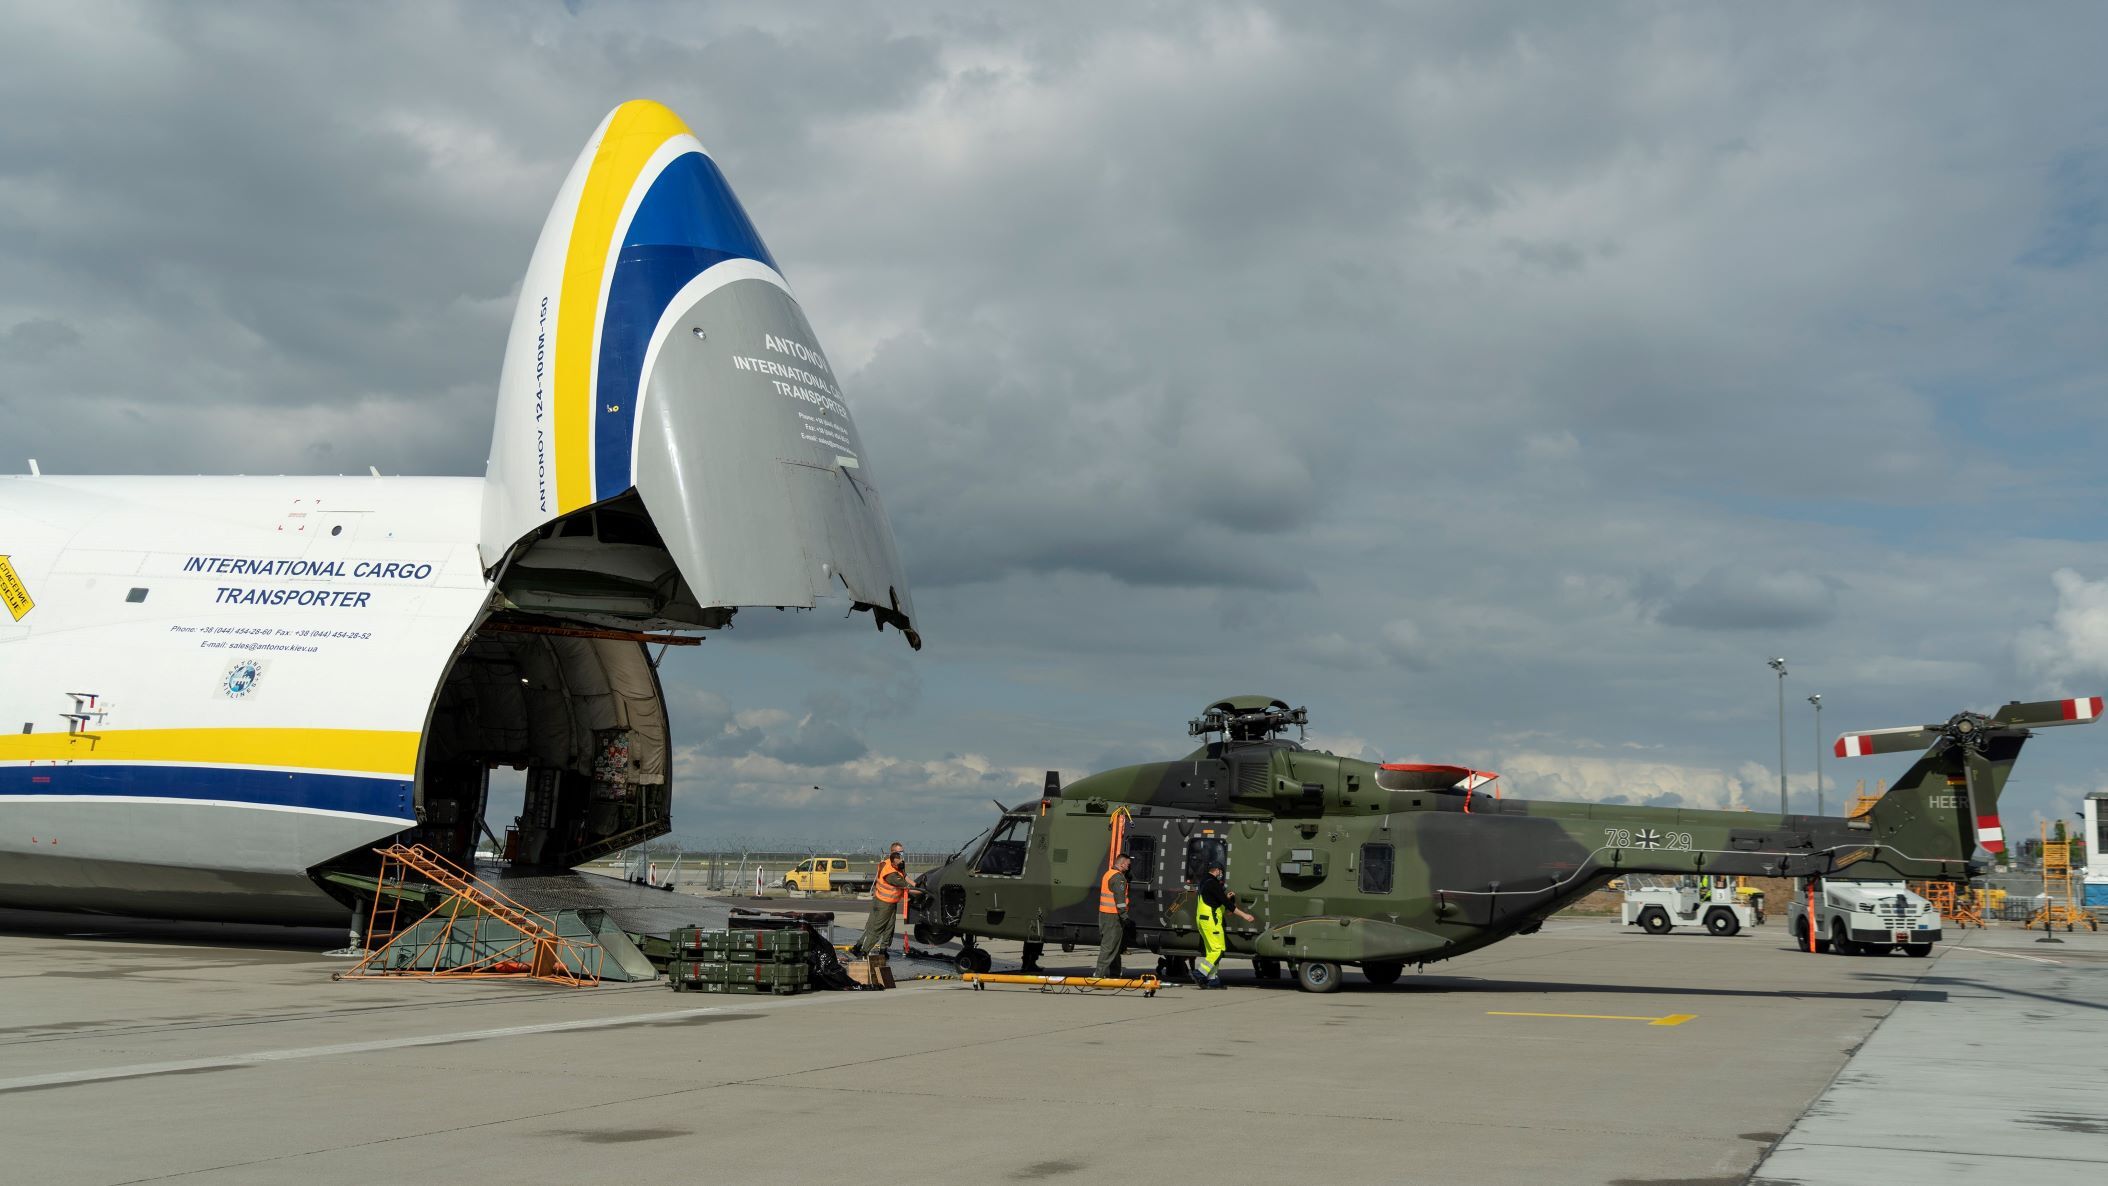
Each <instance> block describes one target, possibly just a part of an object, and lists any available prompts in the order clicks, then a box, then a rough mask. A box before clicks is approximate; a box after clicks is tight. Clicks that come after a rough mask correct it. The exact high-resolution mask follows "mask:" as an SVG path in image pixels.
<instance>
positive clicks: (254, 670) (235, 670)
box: [220, 659, 263, 700]
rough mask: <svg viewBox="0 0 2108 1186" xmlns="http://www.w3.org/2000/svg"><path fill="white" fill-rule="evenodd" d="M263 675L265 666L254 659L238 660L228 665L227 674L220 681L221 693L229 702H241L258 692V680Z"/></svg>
mask: <svg viewBox="0 0 2108 1186" xmlns="http://www.w3.org/2000/svg"><path fill="white" fill-rule="evenodd" d="M262 674H263V665H262V664H261V663H258V662H257V661H256V660H254V659H236V660H235V661H234V662H233V663H230V664H228V666H227V674H226V675H225V676H223V677H221V679H220V691H221V692H222V693H223V694H224V695H225V696H226V697H227V698H228V699H229V700H240V699H241V698H242V697H244V696H247V695H248V694H249V693H251V692H253V691H255V690H256V679H257V677H258V676H260V675H262Z"/></svg>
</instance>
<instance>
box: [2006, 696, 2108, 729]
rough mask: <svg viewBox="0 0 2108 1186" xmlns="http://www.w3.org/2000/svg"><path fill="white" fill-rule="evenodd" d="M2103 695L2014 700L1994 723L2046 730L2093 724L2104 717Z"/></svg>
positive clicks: (2014, 727)
mask: <svg viewBox="0 0 2108 1186" xmlns="http://www.w3.org/2000/svg"><path fill="white" fill-rule="evenodd" d="M2101 701H2102V698H2101V697H2099V696H2078V697H2074V698H2072V699H2069V700H2036V701H2032V702H2030V703H2027V704H2022V703H2021V702H2020V701H2018V700H2015V701H2014V702H2013V703H2011V704H2008V705H2006V706H2005V707H2004V708H2001V709H1999V710H1998V714H1997V715H1996V716H1993V717H1992V718H1991V723H1992V724H1994V725H1998V726H2002V727H2004V728H2009V729H2047V728H2049V727H2051V726H2053V725H2090V724H2092V723H2093V722H2095V721H2097V720H2100V719H2101V708H2102V702H2101Z"/></svg>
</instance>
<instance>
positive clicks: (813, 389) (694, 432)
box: [482, 100, 921, 647]
mask: <svg viewBox="0 0 2108 1186" xmlns="http://www.w3.org/2000/svg"><path fill="white" fill-rule="evenodd" d="M632 500H634V502H636V503H641V510H642V512H643V514H645V515H646V516H648V517H649V519H650V521H651V525H652V527H653V528H654V529H655V530H656V534H657V536H658V540H659V541H660V542H661V546H663V548H664V550H665V552H666V553H667V555H669V556H670V557H671V560H672V562H673V564H674V565H675V566H676V567H677V569H678V572H679V577H680V580H681V582H682V583H683V584H684V585H685V588H684V589H683V590H681V591H680V593H681V596H679V598H678V599H679V600H680V601H681V602H682V603H683V604H692V605H693V606H695V607H701V608H702V609H705V610H713V609H727V610H728V609H733V608H737V607H740V606H761V605H771V606H793V605H794V606H811V605H812V604H814V602H815V600H816V599H818V598H821V597H846V598H848V599H849V600H850V602H851V603H852V604H853V605H855V606H856V607H857V608H860V609H868V610H870V611H871V612H872V613H873V615H874V616H875V617H876V618H877V620H878V622H879V624H880V625H881V626H883V625H885V624H888V623H890V624H892V625H893V626H895V627H897V628H899V629H900V630H901V631H902V632H903V633H904V634H906V635H907V637H908V640H909V642H910V643H911V644H914V645H916V646H917V647H919V646H920V642H921V640H920V638H919V636H917V635H916V633H915V632H914V630H913V628H912V625H911V621H912V617H913V608H912V603H911V601H910V599H909V595H908V588H907V582H906V580H905V579H904V577H903V575H902V573H901V569H900V559H899V555H898V553H897V552H896V550H895V548H894V544H893V534H892V529H891V527H890V526H889V525H888V523H887V520H886V514H885V510H884V507H883V504H882V503H881V502H880V500H879V496H878V489H877V486H876V484H875V481H874V477H873V474H872V466H871V461H870V458H869V457H868V455H867V454H866V452H865V449H864V445H863V441H862V439H861V437H860V436H859V435H858V433H857V429H856V422H855V420H854V419H853V418H852V417H851V415H850V412H849V406H848V401H847V399H846V398H845V397H844V396H843V394H842V391H841V388H840V386H839V385H838V383H837V381H836V377H835V373H834V368H833V367H832V365H831V364H830V363H829V362H828V359H827V355H826V352H825V351H824V350H823V349H822V348H821V346H820V343H819V339H818V336H817V335H815V334H814V333H813V331H812V327H811V325H809V324H808V323H807V322H806V320H805V314H804V312H803V310H802V309H800V307H799V305H798V302H797V298H796V297H795V296H794V295H793V294H792V293H791V289H790V285H789V283H788V282H787V281H785V279H784V278H783V275H782V273H781V272H780V271H779V270H778V269H777V267H776V261H775V258H774V257H773V256H771V255H770V253H769V250H768V247H767V246H766V245H765V244H763V242H762V240H761V235H760V233H759V232H758V231H757V230H755V228H754V224H753V222H752V221H751V220H750V219H749V218H748V217H747V214H746V211H745V210H744V209H743V208H742V207H741V206H740V203H739V199H738V198H737V197H735V196H734V195H733V193H732V188H731V186H730V185H729V184H728V183H727V182H726V181H725V176H724V174H723V173H722V172H721V171H720V170H719V169H718V167H717V164H716V162H715V161H713V160H712V159H711V157H710V155H709V153H708V152H707V150H705V149H704V148H703V146H702V144H701V143H700V142H698V141H697V140H696V138H695V137H694V136H693V135H692V134H691V133H690V132H689V131H688V128H687V127H686V125H684V124H683V123H682V122H681V120H680V118H679V117H678V116H676V115H674V113H673V112H671V111H669V110H667V109H666V108H665V107H663V106H660V105H659V104H657V103H652V102H646V101H641V100H640V101H634V102H629V103H624V104H623V105H622V106H620V107H618V108H616V109H615V110H614V111H613V112H612V113H611V114H610V115H609V116H608V117H607V119H606V120H604V121H603V122H602V123H601V125H600V127H599V129H598V130H597V131H595V132H594V134H593V138H592V139H591V141H589V142H588V143H587V144H586V147H585V151H584V152H582V153H580V154H579V157H578V161H577V163H576V164H575V165H573V166H572V168H571V172H570V175H569V176H568V177H567V178H565V180H564V184H563V188H562V189H561V190H560V191H559V192H558V194H557V199H556V204H555V206H554V208H553V209H551V211H550V213H549V219H548V222H547V223H546V224H545V225H544V226H543V228H542V235H541V240H540V242H539V243H537V244H536V246H535V250H534V257H533V260H532V262H531V263H530V264H529V265H528V269H527V277H526V280H525V281H524V282H523V284H522V286H521V290H520V300H519V305H518V308H517V310H516V311H515V313H514V317H513V325H512V334H511V338H510V340H509V341H508V343H507V346H506V354H505V366H504V372H503V376H502V378H501V381H500V384H499V402H498V420H497V425H496V429H495V431H494V433H493V436H492V442H491V456H490V468H489V474H488V481H487V484H486V489H485V494H484V507H483V538H482V547H483V561H484V564H485V566H486V567H487V568H490V569H493V570H496V569H499V568H500V567H501V566H502V565H503V564H504V562H505V561H506V559H507V558H508V557H511V558H513V559H522V558H523V552H522V550H523V549H532V548H533V547H534V544H535V541H536V539H537V538H538V537H544V538H546V537H547V536H548V535H550V534H551V533H550V532H549V531H548V530H547V526H548V525H549V524H551V523H552V522H554V521H556V520H558V519H564V518H566V517H567V516H576V515H578V514H579V513H580V512H582V511H584V510H586V509H588V508H610V507H612V508H617V509H621V510H631V509H635V508H634V507H633V505H632ZM560 530H561V531H562V532H563V533H564V534H572V533H571V532H570V531H569V530H568V529H560ZM588 555H590V553H589V552H587V551H585V550H577V549H575V550H574V551H573V553H572V554H569V555H568V556H567V558H566V559H565V561H564V563H566V564H569V565H574V566H576V565H580V564H591V563H594V562H591V561H587V560H583V559H581V558H582V557H585V556H588ZM538 562H539V563H542V564H543V565H544V566H545V567H546V562H547V557H546V556H544V557H542V558H541V560H540V561H538Z"/></svg>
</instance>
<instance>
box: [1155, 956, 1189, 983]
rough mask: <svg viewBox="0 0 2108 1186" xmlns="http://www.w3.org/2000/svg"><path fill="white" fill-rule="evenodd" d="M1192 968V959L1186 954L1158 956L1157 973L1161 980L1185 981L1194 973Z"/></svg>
mask: <svg viewBox="0 0 2108 1186" xmlns="http://www.w3.org/2000/svg"><path fill="white" fill-rule="evenodd" d="M1191 969H1192V961H1190V960H1188V959H1187V958H1186V957H1185V956H1182V955H1160V956H1158V957H1157V961H1156V975H1157V979H1159V980H1177V981H1183V980H1185V979H1186V978H1187V977H1188V976H1191V975H1192V974H1193V973H1192V971H1191Z"/></svg>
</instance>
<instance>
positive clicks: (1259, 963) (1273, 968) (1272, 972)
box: [1252, 955, 1281, 980]
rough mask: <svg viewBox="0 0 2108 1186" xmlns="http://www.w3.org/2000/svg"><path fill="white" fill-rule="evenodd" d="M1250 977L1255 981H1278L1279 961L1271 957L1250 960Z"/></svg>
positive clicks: (1279, 975)
mask: <svg viewBox="0 0 2108 1186" xmlns="http://www.w3.org/2000/svg"><path fill="white" fill-rule="evenodd" d="M1252 977H1253V978H1254V979H1256V980H1279V979H1280V978H1281V961H1280V960H1277V959H1274V958H1273V957H1272V956H1265V955H1262V956H1259V957H1258V958H1256V959H1254V960H1252Z"/></svg>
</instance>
